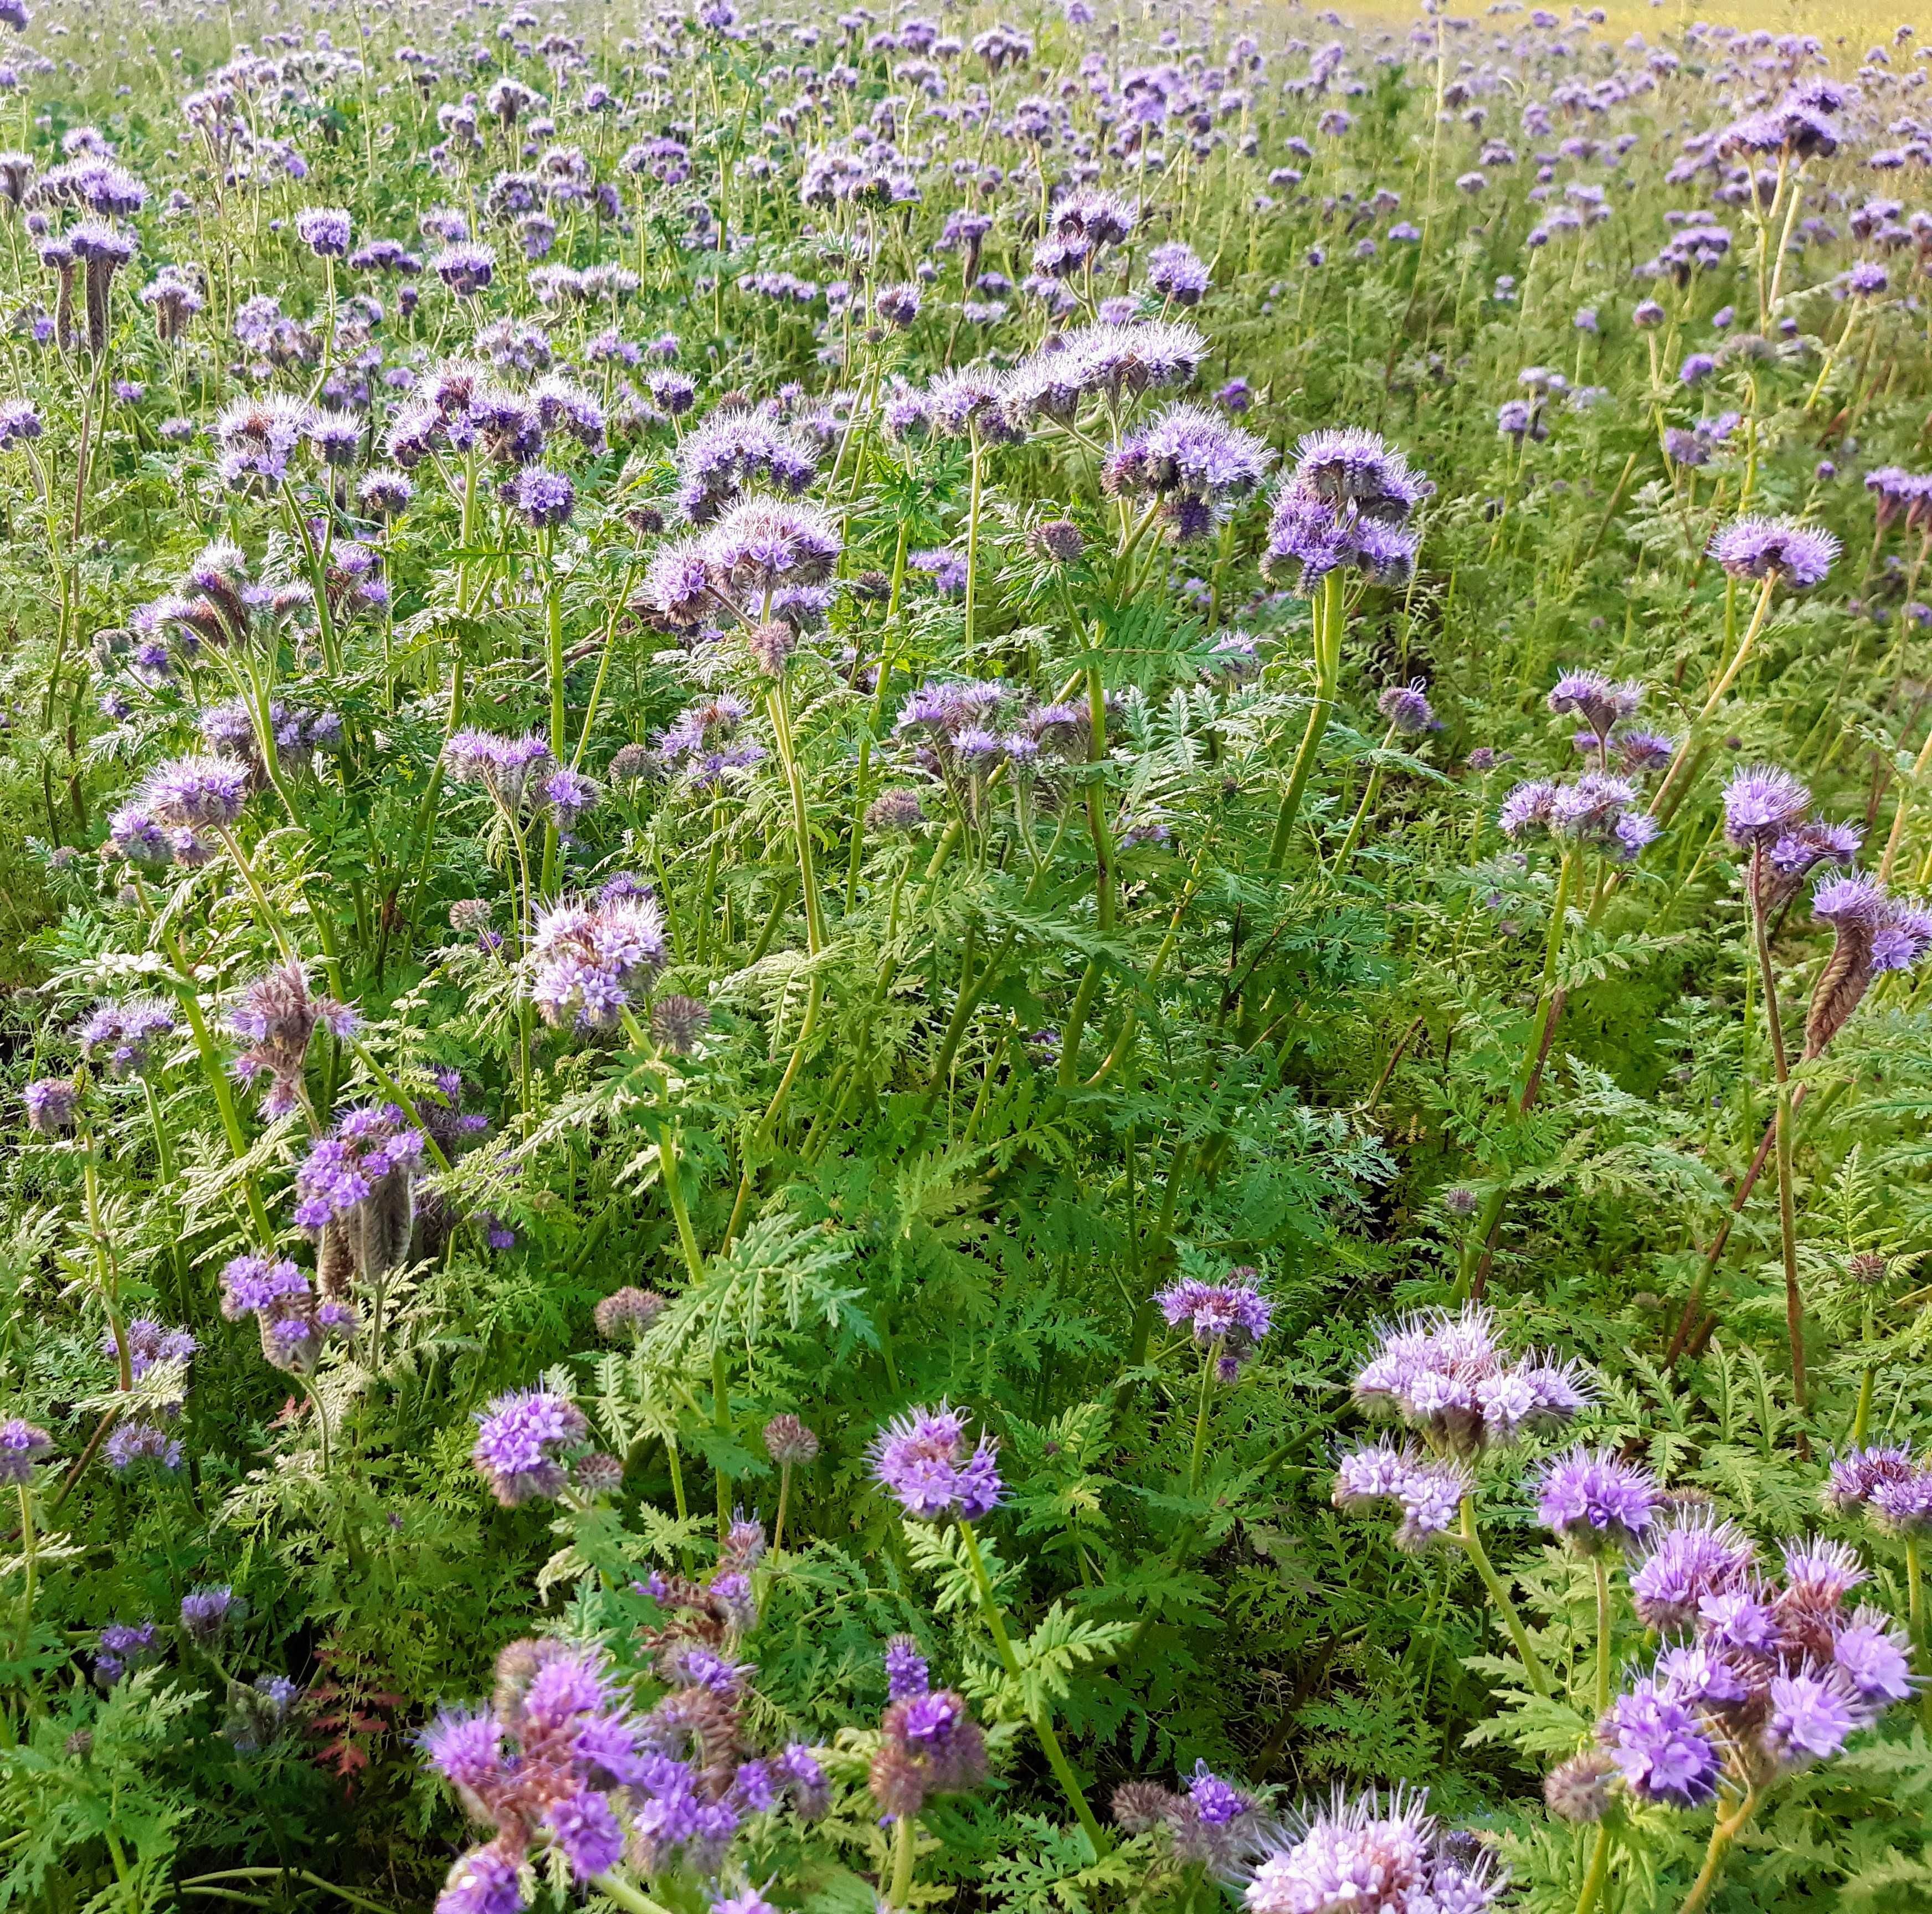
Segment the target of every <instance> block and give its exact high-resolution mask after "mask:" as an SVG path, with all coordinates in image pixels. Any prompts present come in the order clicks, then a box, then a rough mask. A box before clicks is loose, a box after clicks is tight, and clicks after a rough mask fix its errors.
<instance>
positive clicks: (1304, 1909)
mask: <svg viewBox="0 0 1932 1914" xmlns="http://www.w3.org/2000/svg"><path fill="white" fill-rule="evenodd" d="M1428 1799H1429V1797H1428V1794H1427V1791H1426V1790H1424V1791H1423V1792H1421V1793H1415V1794H1406V1793H1404V1792H1403V1790H1401V1789H1400V1788H1397V1789H1395V1790H1393V1791H1392V1792H1391V1793H1390V1794H1389V1796H1388V1798H1387V1800H1386V1802H1385V1801H1384V1799H1382V1797H1380V1796H1378V1795H1377V1794H1376V1792H1375V1790H1373V1789H1371V1790H1370V1791H1369V1792H1368V1793H1366V1794H1364V1795H1362V1796H1360V1797H1358V1799H1355V1800H1354V1801H1347V1800H1345V1799H1343V1796H1341V1795H1340V1793H1337V1795H1336V1796H1335V1798H1334V1801H1333V1802H1331V1804H1330V1805H1329V1806H1328V1807H1327V1808H1325V1809H1323V1810H1322V1811H1320V1812H1319V1813H1312V1812H1310V1811H1308V1810H1307V1809H1304V1810H1303V1811H1301V1813H1299V1814H1295V1815H1293V1816H1292V1817H1289V1819H1288V1820H1286V1821H1284V1822H1283V1823H1280V1825H1279V1826H1277V1828H1276V1829H1274V1830H1272V1831H1271V1832H1270V1833H1268V1835H1266V1836H1265V1837H1264V1839H1263V1844H1262V1858H1261V1860H1260V1861H1259V1862H1258V1863H1256V1865H1255V1866H1254V1867H1253V1872H1252V1873H1251V1874H1250V1877H1249V1879H1248V1884H1247V1890H1246V1892H1245V1894H1244V1897H1243V1898H1244V1903H1245V1905H1246V1906H1247V1909H1248V1914H1341V1911H1342V1910H1347V1914H1404V1910H1407V1909H1415V1910H1418V1914H1420V1910H1421V1909H1442V1910H1443V1911H1444V1914H1448V1910H1451V1909H1454V1910H1455V1914H1484V1909H1487V1908H1488V1907H1490V1906H1491V1905H1492V1904H1493V1903H1494V1902H1495V1901H1496V1899H1497V1897H1499V1895H1500V1894H1502V1891H1503V1889H1504V1888H1505V1886H1506V1885H1508V1883H1507V1880H1506V1878H1505V1876H1502V1874H1500V1873H1497V1872H1496V1871H1495V1870H1494V1869H1493V1864H1492V1862H1491V1861H1490V1857H1489V1855H1487V1853H1486V1852H1484V1851H1483V1850H1482V1849H1480V1848H1478V1847H1476V1846H1475V1844H1474V1843H1471V1842H1469V1841H1466V1840H1464V1839H1461V1838H1457V1837H1456V1836H1454V1835H1451V1834H1450V1833H1449V1832H1447V1831H1446V1830H1445V1829H1442V1827H1441V1826H1439V1824H1438V1823H1437V1821H1436V1817H1434V1816H1433V1814H1430V1813H1429V1812H1428V1811H1427V1807H1428Z"/></svg>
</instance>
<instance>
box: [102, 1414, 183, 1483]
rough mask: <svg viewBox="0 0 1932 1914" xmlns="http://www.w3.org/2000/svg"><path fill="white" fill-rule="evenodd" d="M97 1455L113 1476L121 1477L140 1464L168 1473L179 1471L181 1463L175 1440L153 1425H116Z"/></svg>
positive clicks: (138, 1423) (142, 1423)
mask: <svg viewBox="0 0 1932 1914" xmlns="http://www.w3.org/2000/svg"><path fill="white" fill-rule="evenodd" d="M101 1453H102V1454H103V1455H104V1456H105V1457H107V1466H108V1467H109V1468H110V1469H112V1470H113V1472H114V1473H115V1475H126V1474H127V1472H128V1471H129V1470H130V1469H133V1468H136V1466H139V1464H141V1463H153V1464H154V1466H156V1467H157V1468H158V1469H168V1470H170V1471H172V1470H174V1469H178V1468H180V1467H181V1461H182V1451H181V1442H180V1441H179V1439H178V1438H177V1437H175V1436H172V1435H170V1434H169V1432H168V1431H167V1430H166V1429H164V1428H163V1427H161V1425H160V1424H159V1423H154V1422H139V1421H130V1422H118V1423H116V1424H115V1426H114V1430H113V1434H111V1435H110V1436H109V1437H108V1439H107V1441H106V1442H105V1443H104V1444H103V1445H101Z"/></svg>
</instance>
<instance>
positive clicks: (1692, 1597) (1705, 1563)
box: [1630, 1514, 1754, 1634]
mask: <svg viewBox="0 0 1932 1914" xmlns="http://www.w3.org/2000/svg"><path fill="white" fill-rule="evenodd" d="M1753 1562H1754V1550H1753V1549H1752V1547H1751V1542H1750V1540H1749V1538H1748V1537H1746V1536H1745V1534H1744V1532H1742V1530H1741V1529H1739V1528H1738V1527H1737V1526H1736V1525H1735V1524H1734V1523H1730V1522H1726V1521H1721V1520H1718V1518H1716V1517H1712V1516H1709V1515H1705V1514H1691V1515H1687V1516H1685V1517H1682V1518H1681V1519H1680V1520H1678V1521H1677V1522H1676V1523H1674V1524H1673V1526H1671V1527H1670V1528H1667V1529H1663V1530H1662V1531H1661V1532H1654V1533H1653V1535H1652V1539H1651V1542H1650V1547H1649V1553H1647V1554H1646V1556H1644V1558H1643V1560H1642V1561H1641V1562H1639V1563H1638V1564H1637V1566H1636V1567H1635V1568H1634V1569H1633V1570H1632V1571H1631V1578H1630V1586H1631V1599H1632V1601H1634V1604H1636V1607H1637V1615H1638V1617H1639V1619H1640V1620H1641V1621H1642V1622H1643V1624H1644V1625H1645V1627H1646V1628H1655V1629H1657V1630H1658V1631H1660V1632H1661V1633H1665V1634H1667V1633H1669V1632H1670V1631H1673V1630H1674V1629H1679V1628H1688V1626H1689V1625H1691V1623H1692V1622H1694V1621H1695V1620H1696V1619H1697V1614H1698V1604H1700V1602H1702V1601H1703V1600H1704V1598H1706V1596H1710V1595H1730V1594H1734V1593H1736V1592H1737V1591H1738V1590H1739V1589H1740V1588H1742V1586H1744V1584H1745V1583H1746V1582H1747V1581H1748V1579H1749V1577H1750V1575H1751V1568H1752V1565H1753Z"/></svg>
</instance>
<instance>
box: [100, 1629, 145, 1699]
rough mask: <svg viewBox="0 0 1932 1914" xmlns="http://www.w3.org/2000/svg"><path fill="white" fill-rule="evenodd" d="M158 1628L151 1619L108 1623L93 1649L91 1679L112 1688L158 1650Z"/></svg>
mask: <svg viewBox="0 0 1932 1914" xmlns="http://www.w3.org/2000/svg"><path fill="white" fill-rule="evenodd" d="M159 1653H160V1631H159V1630H158V1629H157V1628H156V1627H155V1625H154V1623H153V1622H110V1623H108V1625H107V1627H106V1628H104V1629H102V1630H101V1635H100V1643H99V1646H98V1647H97V1648H96V1649H95V1652H94V1679H95V1680H96V1681H97V1682H99V1683H100V1684H101V1686H102V1687H103V1688H112V1687H113V1685H114V1684H115V1682H118V1681H119V1680H120V1679H121V1676H124V1675H131V1674H132V1673H133V1672H134V1671H135V1670H136V1669H137V1668H140V1667H144V1666H145V1664H147V1663H148V1662H149V1661H152V1660H153V1659H154V1657H155V1656H156V1655H158V1654H159Z"/></svg>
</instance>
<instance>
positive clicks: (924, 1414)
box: [869, 1403, 1004, 1522]
mask: <svg viewBox="0 0 1932 1914" xmlns="http://www.w3.org/2000/svg"><path fill="white" fill-rule="evenodd" d="M966 1431H967V1418H966V1416H965V1414H964V1413H963V1412H962V1411H960V1410H959V1409H954V1408H953V1407H951V1406H950V1405H949V1404H947V1403H941V1404H940V1405H939V1406H938V1408H937V1409H912V1410H909V1411H908V1412H907V1413H906V1414H905V1415H901V1416H898V1417H895V1418H894V1419H893V1420H892V1421H891V1422H889V1423H888V1424H886V1427H885V1428H884V1429H883V1430H881V1431H880V1433H879V1434H878V1436H877V1437H876V1438H874V1441H873V1442H872V1445H871V1450H870V1451H869V1454H870V1457H871V1464H872V1477H873V1479H874V1481H876V1482H877V1483H878V1484H880V1487H882V1488H883V1489H885V1490H886V1491H887V1493H889V1494H890V1495H891V1496H892V1497H893V1498H894V1499H895V1501H897V1502H898V1505H899V1506H900V1507H901V1508H903V1509H904V1511H905V1512H906V1514H908V1515H910V1516H913V1517H916V1518H917V1519H918V1520H920V1521H922V1522H937V1521H939V1520H941V1519H943V1518H944V1517H947V1516H949V1515H956V1516H957V1517H959V1520H961V1521H962V1522H977V1521H978V1520H980V1518H981V1517H983V1516H986V1515H989V1514H992V1511H994V1510H995V1508H998V1506H999V1504H1000V1501H1001V1496H1003V1494H1004V1488H1003V1487H1002V1485H1001V1481H1000V1471H999V1464H998V1456H997V1450H996V1446H995V1443H994V1442H993V1439H992V1437H991V1436H985V1435H983V1436H981V1437H980V1440H979V1442H978V1444H977V1446H976V1447H974V1448H972V1449H971V1450H969V1449H968V1448H967V1446H966V1442H967V1435H966Z"/></svg>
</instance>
